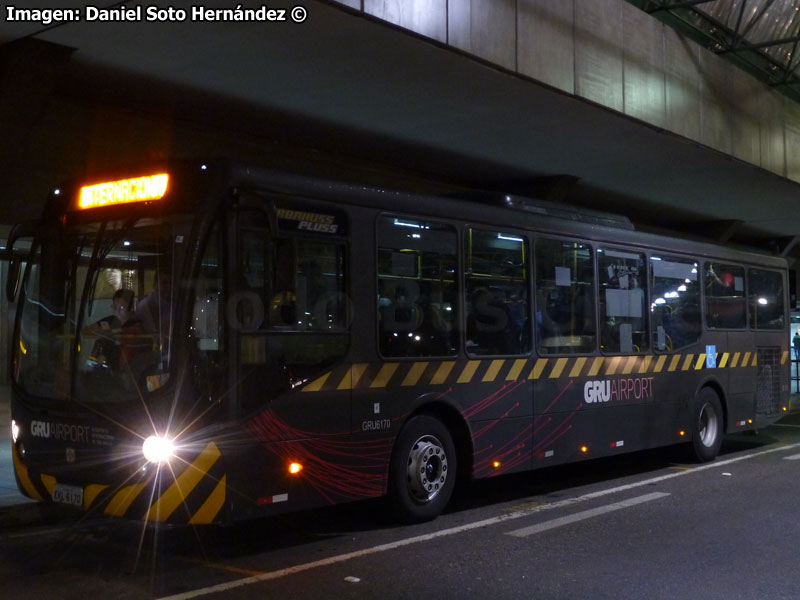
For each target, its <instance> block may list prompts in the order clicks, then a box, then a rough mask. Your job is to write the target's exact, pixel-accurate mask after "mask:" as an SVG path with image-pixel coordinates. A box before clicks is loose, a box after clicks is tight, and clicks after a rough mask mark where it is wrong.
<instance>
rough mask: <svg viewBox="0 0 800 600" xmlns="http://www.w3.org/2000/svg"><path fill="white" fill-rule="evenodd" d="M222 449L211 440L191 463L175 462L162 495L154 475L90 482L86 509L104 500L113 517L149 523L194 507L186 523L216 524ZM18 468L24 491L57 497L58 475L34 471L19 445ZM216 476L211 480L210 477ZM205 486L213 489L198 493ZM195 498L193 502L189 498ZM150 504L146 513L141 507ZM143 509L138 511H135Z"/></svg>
mask: <svg viewBox="0 0 800 600" xmlns="http://www.w3.org/2000/svg"><path fill="white" fill-rule="evenodd" d="M220 457H221V452H220V450H219V448H218V447H217V445H216V444H215V443H214V442H209V443H208V444H206V446H205V447H204V448H203V449H202V450H201V451H200V452H199V453H198V454H197V455H196V456H195V457H194V459H193V460H192V461H191V462H173V464H171V465H170V467H169V468H165V472H166V473H169V474H170V477H172V483H171V484H170V485H169V486H167V487H166V489H165V490H163V491H161V490H158V489H157V488H156V489H157V491H161V493H160V494H158V495H152V497H151V490H152V489H153V486H154V480H153V478H152V477H150V478H148V479H146V480H144V481H139V482H136V483H130V484H128V485H124V486H122V487H119V488H117V489H116V490H111V489H110V486H109V485H107V484H99V483H96V484H88V485H85V486H83V508H84V509H85V510H89V509H91V508H93V507H94V506H95V505H96V504H98V503H99V502H98V499H99V498H102V500H101V501H100V502H104V503H105V505H104V506H103V509H102V510H103V514H105V515H107V516H113V517H124V516H127V517H134V518H139V519H141V520H144V521H149V522H157V523H161V522H166V521H168V520H169V519H170V517H172V516H173V515H174V514H175V512H176V510H177V509H178V508H179V507H181V506H187V507H189V506H191V507H192V512H191V514H190V515H189V516H188V519H186V520H185V521H183V522H185V523H189V524H196V525H202V524H209V523H213V522H214V520H215V519H216V518H217V515H219V513H220V511H221V510H222V508H223V506H224V504H225V497H226V476H225V474H224V473H222V474H221V475H219V474H216V473H214V474H212V470H213V467H214V466H215V465H218V464H221V463H220V461H219V458H220ZM13 460H14V468H15V470H16V473H17V477H18V479H19V481H20V484H21V486H22V488H23V491H24V492H25V493H26V494H27V495H28V496H30V497H31V498H35V499H36V500H43V499H45V495H44V493H43V491H46V492H47V494H49V496H50V498H52V497H53V494H54V491H55V486H56V484H58V483H59V481H58V480H57V478H56V477H54V476H52V475H48V474H46V473H40V474H38V475H36V474H34V473H32V472H31V471H30V470H29V469H28V468H27V466H26V465H25V463H24V461H23V460H22V459H21V458H20V456H19V453H18V452H17V449H16V447H14V448H13ZM209 477H210V478H212V481H211V482H210V483H209V482H208V481H207V478H209ZM204 480H206V485H205V486H202V487H203V488H204V489H205V490H208V489H209V488H210V491H202V492H200V496H198V494H194V496H193V492H195V491H196V490H200V489H201V486H200V484H201V482H203V481H204ZM190 498H191V502H189V499H190ZM143 503H144V506H146V508H145V509H144V511H143V512H142V509H141V506H143ZM137 510H138V511H139V512H138V513H135V511H137Z"/></svg>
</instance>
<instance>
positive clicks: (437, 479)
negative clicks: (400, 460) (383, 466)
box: [408, 435, 447, 502]
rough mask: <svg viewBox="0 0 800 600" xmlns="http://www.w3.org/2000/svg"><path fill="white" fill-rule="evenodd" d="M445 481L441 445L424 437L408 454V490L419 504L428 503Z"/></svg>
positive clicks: (445, 456) (435, 439)
mask: <svg viewBox="0 0 800 600" xmlns="http://www.w3.org/2000/svg"><path fill="white" fill-rule="evenodd" d="M446 480H447V454H445V451H444V447H443V446H442V443H441V442H440V441H439V440H438V439H437V438H436V437H434V436H432V435H424V436H422V437H421V438H419V439H418V440H417V441H416V442H414V445H413V446H412V447H411V452H410V453H409V454H408V490H409V492H411V495H412V496H413V497H414V498H415V499H416V500H418V501H419V502H430V501H431V500H433V499H434V498H435V497H436V494H438V493H439V491H440V490H441V489H442V488H443V487H444V482H445V481H446Z"/></svg>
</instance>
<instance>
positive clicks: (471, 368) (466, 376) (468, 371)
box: [458, 360, 481, 383]
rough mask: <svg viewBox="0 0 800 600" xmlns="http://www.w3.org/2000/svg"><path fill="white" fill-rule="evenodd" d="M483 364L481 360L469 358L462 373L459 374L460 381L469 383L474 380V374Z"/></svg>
mask: <svg viewBox="0 0 800 600" xmlns="http://www.w3.org/2000/svg"><path fill="white" fill-rule="evenodd" d="M480 364H481V361H479V360H469V361H467V364H466V366H465V367H464V370H463V371H461V375H459V376H458V383H469V382H470V381H472V376H473V375H475V371H476V370H477V369H478V365H480Z"/></svg>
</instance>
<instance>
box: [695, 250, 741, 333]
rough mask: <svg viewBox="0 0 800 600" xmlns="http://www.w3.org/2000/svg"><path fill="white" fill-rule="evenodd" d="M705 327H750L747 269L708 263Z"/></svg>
mask: <svg viewBox="0 0 800 600" xmlns="http://www.w3.org/2000/svg"><path fill="white" fill-rule="evenodd" d="M703 272H704V275H705V300H706V327H708V328H709V329H743V328H744V327H746V326H747V300H746V298H745V294H744V268H742V267H737V266H734V265H726V264H720V263H710V262H707V263H705V268H704V269H703Z"/></svg>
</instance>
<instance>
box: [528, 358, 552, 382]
mask: <svg viewBox="0 0 800 600" xmlns="http://www.w3.org/2000/svg"><path fill="white" fill-rule="evenodd" d="M547 360H548V359H546V358H539V359H537V360H536V364H535V365H533V369H531V374H530V375H528V379H539V376H540V375H541V374H542V371H544V368H545V367H546V366H547Z"/></svg>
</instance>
